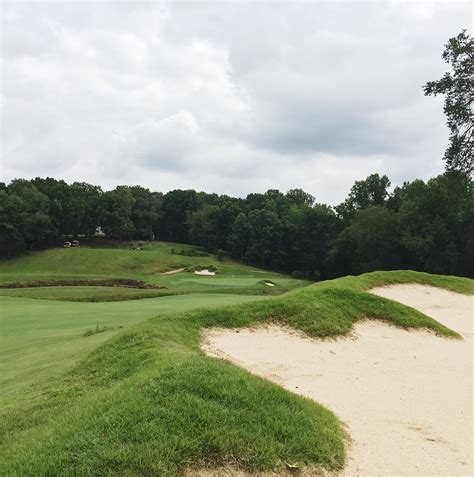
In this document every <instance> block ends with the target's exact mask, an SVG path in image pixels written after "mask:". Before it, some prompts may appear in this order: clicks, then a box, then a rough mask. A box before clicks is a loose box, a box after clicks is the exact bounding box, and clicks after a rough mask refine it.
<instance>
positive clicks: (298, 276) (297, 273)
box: [291, 270, 303, 280]
mask: <svg viewBox="0 0 474 477" xmlns="http://www.w3.org/2000/svg"><path fill="white" fill-rule="evenodd" d="M291 277H292V278H296V280H302V279H303V272H301V271H300V270H295V271H294V272H291Z"/></svg>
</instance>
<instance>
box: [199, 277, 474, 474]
mask: <svg viewBox="0 0 474 477" xmlns="http://www.w3.org/2000/svg"><path fill="white" fill-rule="evenodd" d="M372 292H373V293H376V294H378V295H380V296H385V297H386V298H390V299H394V300H397V301H400V302H402V303H404V304H407V305H409V306H412V307H413V308H417V309H419V310H420V311H422V312H424V313H426V314H428V315H430V316H432V317H433V318H435V319H437V320H438V321H440V322H442V323H443V324H445V325H446V326H448V327H450V328H452V329H454V330H456V331H458V332H460V333H461V335H462V337H463V339H462V340H455V339H446V338H442V337H439V336H436V335H435V334H434V333H432V332H428V331H423V330H417V331H406V330H403V329H400V328H396V327H394V326H390V325H387V324H386V323H383V322H381V321H375V320H365V321H363V322H359V323H357V324H356V325H355V326H354V328H353V332H352V333H351V335H350V336H347V337H343V338H340V339H337V340H332V341H329V340H317V339H309V338H307V337H305V336H303V335H302V334H300V333H298V332H295V331H294V330H288V329H285V328H283V327H279V326H275V325H271V326H265V327H260V328H256V329H240V330H238V331H239V332H238V333H236V331H237V330H208V331H207V332H206V333H205V338H204V342H203V347H204V349H205V351H206V352H207V354H209V355H211V356H216V357H220V358H224V359H228V360H230V361H232V362H233V363H235V364H237V365H239V366H242V367H244V368H246V369H248V370H249V371H251V372H253V373H255V374H257V375H260V376H262V377H265V378H267V379H269V380H271V381H273V382H276V383H278V384H280V385H281V386H283V387H285V388H286V389H289V390H290V391H293V392H295V393H298V394H302V395H304V396H306V397H309V398H311V399H314V400H316V401H317V402H319V403H321V404H323V405H325V406H327V407H328V408H329V409H331V410H332V411H333V412H335V413H336V415H338V416H339V418H340V419H341V420H342V421H343V422H344V423H345V424H346V425H347V427H348V432H349V434H350V436H351V438H352V440H353V442H352V445H351V449H350V451H349V456H348V462H347V466H346V467H345V469H344V470H343V472H342V474H343V475H361V476H368V475H374V476H375V475H443V476H446V475H472V472H473V470H474V463H473V447H472V444H473V441H472V435H473V389H472V388H473V347H472V346H473V341H472V329H473V328H472V320H473V297H468V296H463V295H458V294H455V293H452V292H448V291H445V290H439V289H437V288H433V287H426V286H424V285H411V284H404V285H392V286H389V287H383V288H377V289H374V290H372ZM282 350H284V352H282Z"/></svg>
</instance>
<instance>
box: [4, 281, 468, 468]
mask: <svg viewBox="0 0 474 477" xmlns="http://www.w3.org/2000/svg"><path fill="white" fill-rule="evenodd" d="M400 282H418V283H426V284H430V285H435V286H442V287H444V288H448V289H450V290H453V291H458V292H460V293H466V294H473V293H474V285H473V284H474V281H473V280H468V279H461V278H455V277H439V276H433V275H427V274H419V273H415V272H404V271H403V272H379V273H373V274H366V275H362V276H360V277H346V278H343V279H339V280H334V281H330V282H323V283H320V284H317V285H313V286H311V287H308V288H305V289H301V290H295V291H293V292H290V293H289V294H287V295H285V296H281V297H276V298H271V299H266V300H261V301H257V302H255V301H254V302H251V303H246V304H240V305H235V306H226V307H220V308H215V309H201V310H194V311H189V312H185V313H179V314H176V313H174V314H168V315H161V316H158V317H155V318H152V319H150V320H147V321H145V322H142V323H139V324H137V325H135V326H132V327H129V328H128V329H125V330H123V331H120V332H118V333H117V334H115V336H114V337H112V338H111V339H110V340H108V341H106V342H105V343H103V344H101V345H100V346H99V347H97V348H95V349H94V350H93V351H92V352H91V353H90V354H89V355H88V356H86V357H84V358H83V359H82V360H81V361H80V362H79V363H78V364H77V365H76V366H75V368H74V369H73V370H71V371H70V372H68V373H67V374H65V375H64V376H63V377H62V378H61V379H58V380H57V381H56V382H54V383H51V382H49V383H45V384H44V385H42V386H37V387H36V388H33V389H31V390H29V391H28V393H25V396H24V399H23V400H22V401H21V402H20V403H18V405H17V406H16V407H14V408H10V409H8V410H7V411H6V412H5V414H4V416H3V419H2V436H1V437H0V442H4V444H3V446H2V449H1V453H0V474H7V473H17V474H21V475H24V474H29V473H35V474H36V475H45V474H58V473H63V474H67V475H71V474H79V475H98V474H100V475H107V474H121V475H155V474H163V475H176V473H178V472H180V471H182V470H183V469H185V468H188V467H190V466H196V467H216V466H220V465H225V464H231V465H234V466H240V467H242V468H245V469H248V470H251V471H258V470H263V469H270V468H274V467H276V466H279V465H281V464H282V463H283V462H298V463H301V464H309V465H322V466H324V467H326V468H328V469H338V468H341V467H342V466H343V464H344V444H343V442H344V439H343V437H344V436H343V431H342V428H341V426H340V424H339V422H338V421H337V419H336V418H335V416H334V415H333V414H332V413H330V412H329V411H328V410H326V409H325V408H323V407H321V406H319V405H318V404H316V403H314V402H311V401H309V400H306V399H304V398H301V397H298V396H294V395H292V394H291V393H289V392H287V391H285V390H283V389H281V388H280V387H278V386H276V385H274V384H271V383H269V382H267V381H265V380H263V379H260V378H258V377H256V376H253V375H250V374H249V373H247V372H246V371H244V370H241V369H239V368H237V367H235V366H233V365H230V364H228V363H226V362H223V361H220V360H216V359H212V358H208V357H205V356H204V355H203V353H202V352H201V351H200V348H199V342H200V330H201V329H202V328H203V327H209V326H221V327H241V326H252V325H255V324H257V323H259V322H263V321H268V320H272V321H279V322H282V323H287V324H289V325H291V326H294V327H295V328H299V329H301V330H303V331H305V332H306V333H308V334H310V335H313V336H335V335H339V334H344V333H347V332H348V331H349V330H350V328H351V327H352V325H353V323H354V322H356V321H357V320H360V319H363V318H365V317H371V318H376V319H383V320H386V321H389V322H392V323H394V324H396V325H399V326H403V327H415V328H419V327H426V328H430V329H433V330H434V331H436V332H437V333H438V334H440V335H445V336H456V333H454V332H453V331H451V330H449V329H447V328H446V327H444V326H443V325H441V324H439V323H437V322H436V321H434V320H432V319H430V318H429V317H427V316H425V315H423V314H421V313H419V312H417V311H415V310H413V309H411V308H408V307H406V306H403V305H401V304H398V303H395V302H393V301H390V300H387V299H384V298H381V297H377V296H373V295H370V294H369V293H366V292H365V290H367V289H368V288H370V287H373V286H377V285H383V284H388V283H400ZM109 305H110V304H107V306H109Z"/></svg>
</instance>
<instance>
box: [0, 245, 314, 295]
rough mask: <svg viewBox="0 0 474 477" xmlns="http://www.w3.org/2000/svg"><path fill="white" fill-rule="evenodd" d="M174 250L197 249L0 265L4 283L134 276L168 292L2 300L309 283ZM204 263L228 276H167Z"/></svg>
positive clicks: (50, 256) (87, 250)
mask: <svg viewBox="0 0 474 477" xmlns="http://www.w3.org/2000/svg"><path fill="white" fill-rule="evenodd" d="M172 249H174V250H181V249H184V250H191V251H192V250H196V247H191V246H185V245H180V244H170V243H163V242H153V243H152V244H149V245H146V246H145V247H144V250H143V251H137V250H130V249H129V247H126V246H119V247H106V248H103V247H102V248H99V247H97V248H95V247H79V248H70V249H63V248H55V249H50V250H45V251H41V252H36V253H31V254H28V255H25V256H22V257H20V258H18V259H15V260H4V261H2V262H0V282H15V281H31V280H54V279H85V278H87V279H108V278H133V279H136V280H143V281H145V282H149V283H153V284H157V285H161V286H164V287H166V288H165V289H162V290H140V289H131V288H115V289H114V290H111V289H107V287H84V288H82V290H81V291H80V292H79V290H78V292H77V293H75V292H74V291H72V290H71V289H70V288H69V287H56V288H53V287H51V288H44V289H43V288H41V289H38V288H36V289H32V288H24V289H0V296H14V297H25V298H40V299H48V300H68V301H93V302H96V301H117V300H131V299H137V298H148V297H153V296H167V295H170V294H187V293H200V294H203V293H212V294H216V293H225V294H241V295H251V294H252V295H275V294H280V293H283V292H286V291H288V290H291V289H294V288H298V287H302V286H306V285H308V284H309V282H305V281H303V280H293V279H291V278H289V277H287V276H284V275H280V274H277V273H272V272H266V271H262V270H256V269H254V268H253V267H249V266H247V265H243V264H241V263H239V262H236V261H234V260H230V259H226V260H225V261H223V262H220V261H218V260H217V258H216V257H215V256H214V255H209V256H208V257H190V256H183V255H176V254H171V251H172ZM198 264H200V265H204V266H208V265H215V266H217V267H218V268H219V269H220V270H221V272H222V273H221V274H219V275H217V276H215V277H205V276H197V275H194V274H192V273H186V272H182V273H177V274H174V275H161V273H162V272H164V271H167V270H173V269H178V268H182V267H189V266H193V265H198ZM263 279H268V280H271V281H273V282H274V283H275V284H276V285H277V286H275V287H268V286H265V285H264V284H262V283H261V282H262V280H263ZM71 291H72V293H71Z"/></svg>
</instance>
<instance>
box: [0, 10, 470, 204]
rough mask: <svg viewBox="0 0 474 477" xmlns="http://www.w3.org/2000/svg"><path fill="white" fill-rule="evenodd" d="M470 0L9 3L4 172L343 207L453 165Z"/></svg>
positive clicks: (4, 18) (4, 15)
mask: <svg viewBox="0 0 474 477" xmlns="http://www.w3.org/2000/svg"><path fill="white" fill-rule="evenodd" d="M470 9H471V6H470V3H469V2H448V3H438V2H428V1H426V2H414V3H413V2H410V3H409V2H393V1H391V2H390V1H387V2H363V3H359V2H347V1H342V2H310V3H308V2H285V3H280V2H278V3H274V4H269V3H263V2H254V3H251V4H249V3H243V2H233V3H227V2H224V3H222V2H220V3H218V2H215V3H193V2H192V3H188V2H186V3H183V2H173V3H170V4H162V3H159V4H158V3H142V2H137V3H133V2H132V3H128V2H127V3H125V2H102V3H101V2H92V3H90V2H86V3H81V2H76V3H69V2H68V3H58V2H53V3H50V2H48V3H46V2H45V3H42V2H37V3H5V4H2V10H1V29H2V49H1V57H2V62H1V74H2V86H1V97H2V106H1V119H2V137H1V146H2V147H1V153H2V169H3V180H7V181H8V180H10V179H12V178H14V177H34V176H37V175H41V176H45V175H52V176H55V177H58V178H59V177H61V178H65V179H66V180H86V181H89V182H92V183H98V184H100V185H102V186H104V187H106V188H109V187H113V186H115V185H116V184H136V183H140V184H143V185H145V186H148V187H150V188H152V189H155V190H163V191H166V190H170V189H172V188H176V187H181V188H186V187H193V188H196V189H204V190H207V191H209V192H211V191H212V192H218V193H230V194H235V195H245V194H247V193H249V192H251V191H263V190H265V189H266V188H280V189H282V190H286V189H288V188H294V187H302V188H304V189H306V190H307V191H308V192H310V193H312V194H313V195H315V196H316V198H317V200H318V201H327V202H330V203H336V202H338V201H340V200H341V199H342V198H343V197H344V196H345V194H346V193H347V190H348V188H349V187H350V185H351V184H352V183H353V181H354V180H356V179H360V178H361V177H364V176H365V175H367V174H369V173H371V172H380V173H387V174H389V176H390V177H391V178H392V181H393V182H398V183H399V182H402V181H403V180H408V179H413V178H415V177H423V178H427V177H429V176H431V175H434V174H437V173H439V172H441V171H442V167H443V164H442V161H441V158H442V155H443V152H444V148H445V145H446V141H447V135H448V134H447V129H446V127H445V125H444V117H443V114H442V102H441V99H440V98H436V99H434V98H425V97H424V96H423V92H422V89H421V87H422V85H423V84H424V83H425V82H426V81H428V80H431V79H435V78H437V77H440V76H441V75H442V74H443V72H444V71H445V69H446V65H444V64H443V63H442V60H441V58H440V55H441V50H442V47H443V44H444V43H445V42H446V41H447V39H448V38H449V37H450V36H454V35H456V34H457V33H458V32H459V31H460V30H461V29H462V28H466V27H469V21H470Z"/></svg>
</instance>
